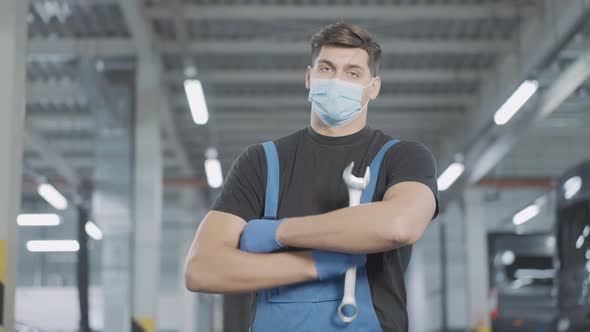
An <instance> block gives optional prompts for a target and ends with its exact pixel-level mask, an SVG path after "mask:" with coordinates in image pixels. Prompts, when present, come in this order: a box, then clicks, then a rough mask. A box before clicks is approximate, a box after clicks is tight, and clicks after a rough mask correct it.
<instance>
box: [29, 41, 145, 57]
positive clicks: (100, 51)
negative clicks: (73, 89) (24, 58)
mask: <svg viewBox="0 0 590 332" xmlns="http://www.w3.org/2000/svg"><path fill="white" fill-rule="evenodd" d="M27 52H28V53H29V54H32V55H34V56H36V57H39V56H48V57H51V56H63V57H78V58H81V57H97V58H107V57H129V56H134V55H135V54H136V51H135V47H134V45H133V43H132V42H131V40H130V39H129V38H59V39H54V38H39V37H34V38H32V39H29V41H28V50H27Z"/></svg>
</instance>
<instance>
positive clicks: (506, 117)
mask: <svg viewBox="0 0 590 332" xmlns="http://www.w3.org/2000/svg"><path fill="white" fill-rule="evenodd" d="M538 88H539V83H538V82H537V81H524V82H523V83H522V84H521V85H520V86H519V87H518V89H516V91H514V93H513V94H512V96H510V98H508V99H507V100H506V102H504V104H503V105H502V106H500V108H499V109H498V111H496V114H495V115H494V122H496V124H497V125H499V126H501V125H503V124H506V123H507V122H508V121H510V119H511V118H512V117H513V116H514V114H516V112H518V111H519V110H520V109H521V108H522V106H523V105H524V104H525V103H526V102H527V101H528V100H529V99H530V98H531V97H532V96H533V95H534V94H535V92H537V89H538Z"/></svg>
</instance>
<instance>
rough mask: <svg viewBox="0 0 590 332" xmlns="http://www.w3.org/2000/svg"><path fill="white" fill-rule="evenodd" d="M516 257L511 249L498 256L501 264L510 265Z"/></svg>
mask: <svg viewBox="0 0 590 332" xmlns="http://www.w3.org/2000/svg"><path fill="white" fill-rule="evenodd" d="M515 259H516V256H515V255H514V251H512V250H506V251H504V252H503V253H502V256H500V260H501V261H502V264H504V265H506V266H508V265H512V264H513V263H514V260H515Z"/></svg>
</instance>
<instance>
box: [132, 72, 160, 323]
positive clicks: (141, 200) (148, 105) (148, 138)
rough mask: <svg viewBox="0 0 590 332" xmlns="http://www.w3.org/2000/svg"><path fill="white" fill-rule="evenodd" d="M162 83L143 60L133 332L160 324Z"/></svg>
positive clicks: (139, 76) (139, 84) (138, 122)
mask: <svg viewBox="0 0 590 332" xmlns="http://www.w3.org/2000/svg"><path fill="white" fill-rule="evenodd" d="M158 83H159V82H158V80H157V77H156V75H155V71H154V66H152V65H150V64H149V63H144V62H140V63H139V66H138V69H137V75H136V83H135V84H136V87H137V102H136V104H137V111H136V114H135V116H136V123H135V164H134V176H135V184H134V188H135V204H134V210H135V213H134V219H135V242H134V243H135V244H134V246H135V251H134V257H133V258H134V269H133V271H134V273H133V332H136V331H137V332H155V331H156V326H157V324H156V313H157V310H158V294H159V289H160V235H161V227H162V199H163V195H162V182H163V179H162V142H161V133H160V112H162V102H163V99H162V98H161V97H160V88H159V86H158Z"/></svg>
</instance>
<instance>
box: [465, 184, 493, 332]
mask: <svg viewBox="0 0 590 332" xmlns="http://www.w3.org/2000/svg"><path fill="white" fill-rule="evenodd" d="M483 204H485V201H484V199H483V192H482V190H481V189H477V188H468V189H467V190H465V192H464V194H463V201H462V206H461V207H462V210H463V222H464V226H465V254H466V256H465V260H466V269H467V271H466V272H467V277H466V280H467V314H468V317H467V321H468V326H469V327H470V328H471V329H475V330H476V331H491V323H490V314H489V308H488V288H489V282H488V255H487V247H488V246H487V243H488V241H487V228H486V220H485V214H484V211H483Z"/></svg>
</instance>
